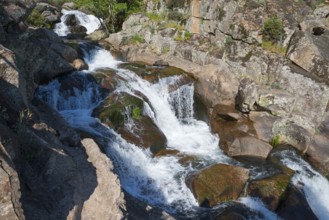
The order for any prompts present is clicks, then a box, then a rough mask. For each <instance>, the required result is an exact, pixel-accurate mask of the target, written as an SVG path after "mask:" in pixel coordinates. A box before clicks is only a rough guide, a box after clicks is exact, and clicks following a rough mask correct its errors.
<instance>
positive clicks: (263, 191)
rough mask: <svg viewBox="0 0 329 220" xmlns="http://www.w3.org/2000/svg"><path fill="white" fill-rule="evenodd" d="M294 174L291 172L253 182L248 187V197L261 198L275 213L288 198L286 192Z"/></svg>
mask: <svg viewBox="0 0 329 220" xmlns="http://www.w3.org/2000/svg"><path fill="white" fill-rule="evenodd" d="M293 174H294V172H293V171H292V170H289V171H287V172H286V173H282V174H277V175H274V176H271V177H268V178H265V179H261V180H255V181H252V182H251V183H250V184H249V185H248V195H250V196H252V197H259V198H261V199H262V201H263V202H264V204H266V205H267V207H268V208H269V209H270V210H272V211H274V210H276V209H277V207H278V205H279V203H280V202H281V201H282V200H283V199H284V198H285V197H286V191H287V188H288V186H289V183H290V179H291V177H292V176H293Z"/></svg>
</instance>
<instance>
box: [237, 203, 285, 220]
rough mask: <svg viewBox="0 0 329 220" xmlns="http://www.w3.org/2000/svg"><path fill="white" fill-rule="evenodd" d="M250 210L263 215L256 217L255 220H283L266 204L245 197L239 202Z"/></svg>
mask: <svg viewBox="0 0 329 220" xmlns="http://www.w3.org/2000/svg"><path fill="white" fill-rule="evenodd" d="M238 201H239V202H241V203H242V204H244V205H245V206H247V207H248V208H250V209H252V210H256V211H257V212H259V213H260V214H261V216H258V217H256V219H253V220H281V218H280V217H279V216H277V215H276V214H275V213H274V212H272V211H270V210H269V209H268V208H266V206H265V205H264V203H263V202H262V201H261V200H260V199H259V198H255V197H243V198H240V199H239V200H238Z"/></svg>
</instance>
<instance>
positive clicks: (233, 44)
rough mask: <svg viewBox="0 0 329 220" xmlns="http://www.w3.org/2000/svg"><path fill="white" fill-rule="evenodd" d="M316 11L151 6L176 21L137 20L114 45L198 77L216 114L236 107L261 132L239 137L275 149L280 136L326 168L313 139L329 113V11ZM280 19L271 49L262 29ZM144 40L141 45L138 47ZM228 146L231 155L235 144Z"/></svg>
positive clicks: (206, 4)
mask: <svg viewBox="0 0 329 220" xmlns="http://www.w3.org/2000/svg"><path fill="white" fill-rule="evenodd" d="M310 5H312V7H315V3H314V2H312V3H310V4H303V3H302V4H300V3H296V2H295V1H292V0H289V1H281V0H280V1H266V2H259V1H243V0H239V1H229V2H227V1H225V2H224V1H221V0H213V1H182V2H180V3H172V1H170V3H169V1H168V2H167V1H160V2H159V4H154V2H153V1H148V3H147V10H148V12H150V13H154V14H158V15H159V16H160V15H162V16H165V18H167V19H168V20H164V21H163V22H161V24H160V22H159V21H158V20H157V19H155V18H154V17H152V16H150V15H143V14H135V15H132V16H130V17H129V18H128V19H127V20H126V21H125V23H124V24H123V28H122V31H121V32H119V33H114V34H111V35H110V37H109V38H108V39H107V40H106V41H107V42H109V43H110V44H111V45H112V46H113V47H114V48H116V49H118V50H121V51H122V53H123V54H124V56H125V58H126V60H127V61H131V62H142V63H147V64H150V65H151V64H154V63H155V62H156V61H158V60H163V61H164V62H166V63H168V64H169V65H170V66H174V67H178V68H181V69H183V70H184V71H186V72H189V73H191V74H192V75H193V77H194V78H196V79H197V80H198V83H197V85H196V92H197V94H198V95H199V96H200V97H201V99H202V101H203V102H204V103H205V104H206V106H207V108H208V113H210V114H211V112H212V110H213V109H214V108H215V106H216V105H218V104H219V105H236V106H237V109H238V110H239V111H241V112H242V113H246V114H248V115H249V116H250V118H251V120H252V121H253V122H254V124H255V128H254V129H253V128H251V129H249V132H244V131H241V132H240V131H239V132H238V133H237V134H236V137H241V136H243V135H245V134H246V133H247V134H248V135H249V136H250V135H251V136H254V135H255V136H256V137H258V138H259V139H262V140H264V141H266V142H270V141H271V139H273V138H275V137H278V136H280V139H281V142H287V143H289V144H291V145H293V146H295V147H296V148H297V149H299V150H300V151H301V152H303V153H307V150H308V148H309V147H310V146H311V145H310V144H311V143H313V146H312V149H313V150H312V151H309V153H311V154H313V155H314V157H313V158H317V159H316V160H317V161H318V164H322V162H321V161H322V160H321V159H320V158H319V157H317V156H315V155H316V154H315V153H314V152H315V151H317V150H315V149H316V148H317V147H314V144H315V142H316V140H314V141H313V139H314V133H316V131H317V130H319V126H321V123H322V121H323V118H324V115H325V114H326V112H328V108H327V105H328V101H329V87H328V82H327V78H328V75H329V70H328V68H327V64H326V63H328V62H327V59H328V57H327V53H325V51H326V48H327V46H328V43H327V42H328V40H327V32H328V18H327V15H328V13H327V11H328V6H327V5H325V4H324V5H318V6H317V8H316V9H315V10H314V11H312V10H311V8H310ZM242 15H243V16H242ZM278 15H279V17H280V19H281V21H280V22H282V25H283V29H284V30H283V32H282V33H281V40H280V41H279V42H277V43H276V44H273V43H270V44H269V43H268V40H267V38H265V37H263V33H262V29H263V26H264V23H265V22H266V21H269V20H271V19H273V18H274V17H276V16H278ZM173 23H174V24H175V25H173ZM186 33H188V34H186ZM328 33H329V32H328ZM137 35H138V36H139V37H140V39H141V40H139V41H138V42H136V41H134V40H133V39H134V36H137ZM257 114H259V115H260V114H263V115H264V114H267V115H268V117H267V116H266V117H260V116H256V115H257ZM211 118H214V117H211ZM266 118H267V119H270V121H264V119H266ZM225 123H226V122H225ZM227 123H229V124H233V123H231V122H227ZM227 123H226V124H227ZM214 124H216V123H214ZM213 128H214V130H216V128H217V127H216V128H215V127H213ZM217 130H219V129H217ZM251 130H254V131H252V132H250V131H251ZM219 135H220V136H223V135H221V134H220V133H219ZM221 140H222V142H221V143H222V144H223V145H224V146H223V145H221V146H222V147H223V148H224V150H225V152H227V150H228V146H229V145H231V144H232V142H233V141H234V139H233V140H228V139H227V140H225V139H223V138H221ZM319 141H320V140H319V138H318V140H317V142H318V143H319ZM321 142H323V140H322V141H321ZM317 146H320V145H317ZM318 149H319V151H318V154H320V153H319V152H324V151H323V150H320V149H321V147H318ZM325 155H327V154H326V153H325ZM314 164H316V163H314Z"/></svg>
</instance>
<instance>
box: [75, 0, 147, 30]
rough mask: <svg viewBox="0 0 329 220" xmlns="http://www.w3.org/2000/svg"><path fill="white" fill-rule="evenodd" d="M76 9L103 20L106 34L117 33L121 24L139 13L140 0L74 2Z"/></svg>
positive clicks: (82, 0) (84, 0)
mask: <svg viewBox="0 0 329 220" xmlns="http://www.w3.org/2000/svg"><path fill="white" fill-rule="evenodd" d="M74 2H75V3H76V4H77V6H78V7H80V8H82V9H85V10H88V11H90V12H92V13H93V14H94V15H96V16H97V17H99V18H102V19H103V26H104V27H105V28H106V29H107V30H108V32H115V31H119V30H120V29H121V27H122V23H123V22H124V21H125V20H126V18H127V17H128V16H129V15H130V14H133V13H136V12H139V11H141V7H142V1H141V0H95V1H91V0H74Z"/></svg>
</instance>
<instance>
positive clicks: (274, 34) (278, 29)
mask: <svg viewBox="0 0 329 220" xmlns="http://www.w3.org/2000/svg"><path fill="white" fill-rule="evenodd" d="M283 34H284V29H283V23H282V21H281V20H280V19H279V18H277V17H274V18H269V19H267V20H266V21H265V22H264V26H263V29H262V35H263V39H264V40H265V41H270V42H272V43H278V42H279V41H281V40H282V38H283Z"/></svg>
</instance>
